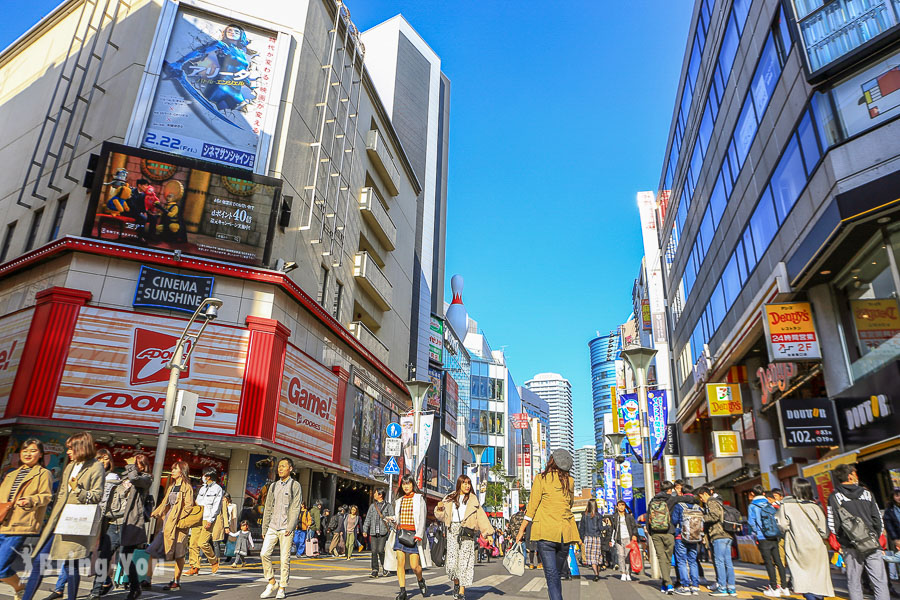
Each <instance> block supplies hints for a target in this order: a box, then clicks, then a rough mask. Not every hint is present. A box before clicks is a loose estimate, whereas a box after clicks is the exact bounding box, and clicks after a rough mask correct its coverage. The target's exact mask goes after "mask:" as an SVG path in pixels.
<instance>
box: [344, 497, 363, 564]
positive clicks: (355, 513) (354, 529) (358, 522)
mask: <svg viewBox="0 0 900 600" xmlns="http://www.w3.org/2000/svg"><path fill="white" fill-rule="evenodd" d="M343 528H344V535H345V538H344V539H345V540H346V541H345V542H344V543H345V544H346V546H347V560H350V559H351V558H352V557H353V551H354V550H356V545H357V543H359V542H358V540H360V539H362V518H360V516H359V507H357V506H356V505H355V504H353V505H351V506H350V508H348V509H347V514H346V515H345V516H344V526H343Z"/></svg>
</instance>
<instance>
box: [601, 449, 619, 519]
mask: <svg viewBox="0 0 900 600" xmlns="http://www.w3.org/2000/svg"><path fill="white" fill-rule="evenodd" d="M603 495H604V498H605V499H606V512H607V513H609V514H612V513H614V512H615V511H616V461H615V459H613V458H604V459H603Z"/></svg>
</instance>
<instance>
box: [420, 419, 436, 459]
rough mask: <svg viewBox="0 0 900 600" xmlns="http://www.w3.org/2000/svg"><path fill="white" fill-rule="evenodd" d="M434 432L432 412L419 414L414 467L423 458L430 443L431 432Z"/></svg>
mask: <svg viewBox="0 0 900 600" xmlns="http://www.w3.org/2000/svg"><path fill="white" fill-rule="evenodd" d="M433 432H434V413H428V414H424V415H423V414H420V415H419V456H418V462H417V463H416V467H418V466H419V465H421V464H422V461H423V460H425V452H426V451H427V450H428V447H429V446H430V445H431V434H432V433H433Z"/></svg>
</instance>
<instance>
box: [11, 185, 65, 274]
mask: <svg viewBox="0 0 900 600" xmlns="http://www.w3.org/2000/svg"><path fill="white" fill-rule="evenodd" d="M68 202H69V195H68V194H66V195H65V196H62V197H61V198H60V199H59V200H57V201H56V213H55V214H54V215H53V227H52V228H51V229H50V235H49V236H48V237H47V241H48V242H49V241H53V240H55V239H56V238H57V237H59V230H60V228H61V227H62V220H63V215H65V213H66V204H68ZM43 218H44V209H43V207H41V208H39V209H37V210H36V211H34V213H32V215H31V226H30V227H29V228H28V237H27V238H25V250H24V251H25V252H28V251H30V250H33V249H34V246H35V244H36V243H37V239H38V233H39V232H40V230H41V221H42V220H43ZM17 223H18V221H13V222H12V223H9V224H8V225H7V226H6V234H5V235H4V236H3V245H2V246H0V263H3V262H6V257H7V255H8V254H9V247H10V245H11V244H12V239H13V235H14V234H15V233H16V224H17Z"/></svg>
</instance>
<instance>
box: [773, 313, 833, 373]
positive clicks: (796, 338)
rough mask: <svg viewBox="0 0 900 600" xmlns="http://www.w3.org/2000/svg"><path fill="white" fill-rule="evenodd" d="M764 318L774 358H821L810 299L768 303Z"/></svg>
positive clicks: (776, 360) (786, 360)
mask: <svg viewBox="0 0 900 600" xmlns="http://www.w3.org/2000/svg"><path fill="white" fill-rule="evenodd" d="M763 322H764V324H765V329H766V346H768V349H769V357H770V358H771V359H772V362H790V361H801V360H821V359H822V351H821V350H820V348H819V338H818V336H817V335H816V325H815V323H814V322H813V312H812V305H810V303H809V302H787V303H782V304H766V305H765V307H763Z"/></svg>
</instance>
